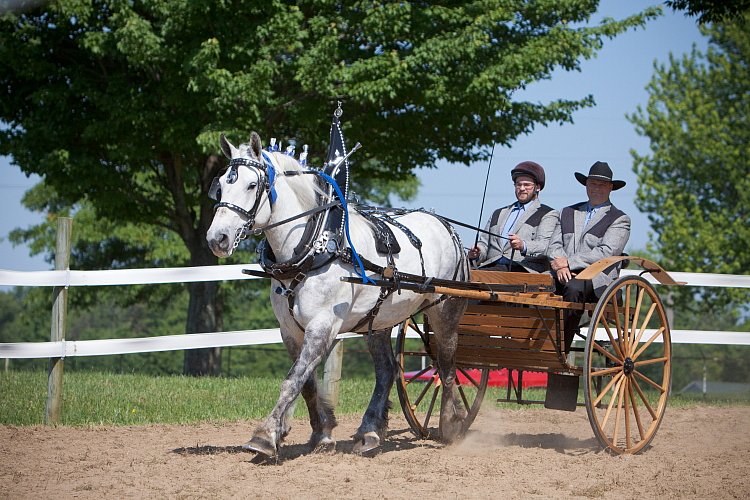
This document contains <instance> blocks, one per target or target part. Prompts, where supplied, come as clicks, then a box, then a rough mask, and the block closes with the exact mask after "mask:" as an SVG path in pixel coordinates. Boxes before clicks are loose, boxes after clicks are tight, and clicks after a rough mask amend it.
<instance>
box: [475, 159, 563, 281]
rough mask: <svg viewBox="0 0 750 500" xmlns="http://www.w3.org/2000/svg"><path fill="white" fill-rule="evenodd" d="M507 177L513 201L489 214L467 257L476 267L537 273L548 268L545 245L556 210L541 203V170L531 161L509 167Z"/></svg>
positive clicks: (547, 242) (546, 244)
mask: <svg viewBox="0 0 750 500" xmlns="http://www.w3.org/2000/svg"><path fill="white" fill-rule="evenodd" d="M510 177H511V179H512V180H513V185H514V187H515V194H516V202H515V203H513V204H511V205H508V206H507V207H502V208H498V209H497V210H495V212H494V213H493V214H492V216H491V217H490V220H489V221H488V222H487V225H486V226H485V231H488V232H490V233H493V235H492V236H491V235H489V234H487V233H482V235H481V236H480V237H479V240H478V242H477V245H476V246H475V247H474V248H472V249H471V250H469V252H468V257H469V258H470V259H472V260H474V261H475V262H477V263H478V266H477V267H480V268H483V269H492V270H500V271H519V272H530V273H540V272H545V271H548V270H549V261H548V259H547V253H546V252H547V246H548V245H549V239H550V237H551V236H552V231H553V230H554V228H555V224H557V211H556V210H553V209H552V208H550V207H548V206H547V205H542V204H541V202H540V201H539V191H541V190H542V189H544V180H545V175H544V169H543V168H542V166H541V165H539V164H538V163H535V162H533V161H524V162H521V163H519V164H518V165H516V166H515V167H513V169H512V170H511V171H510Z"/></svg>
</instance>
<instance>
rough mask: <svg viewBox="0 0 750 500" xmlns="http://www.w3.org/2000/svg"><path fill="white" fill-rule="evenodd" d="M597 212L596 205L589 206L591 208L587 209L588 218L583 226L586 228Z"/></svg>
mask: <svg viewBox="0 0 750 500" xmlns="http://www.w3.org/2000/svg"><path fill="white" fill-rule="evenodd" d="M595 213H596V207H591V206H590V207H589V209H588V210H587V211H586V220H585V221H584V223H583V228H584V229H586V228H587V227H588V225H589V222H591V219H593V218H594V214H595Z"/></svg>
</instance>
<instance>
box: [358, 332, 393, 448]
mask: <svg viewBox="0 0 750 500" xmlns="http://www.w3.org/2000/svg"><path fill="white" fill-rule="evenodd" d="M367 348H368V350H369V351H370V356H372V361H373V364H374V365H375V390H374V391H373V393H372V397H371V398H370V404H369V406H368V407H367V411H366V412H365V414H364V416H363V417H362V423H361V424H360V426H359V429H357V432H356V434H354V449H353V451H354V452H355V453H365V452H368V451H371V450H374V449H375V448H378V447H379V446H380V444H381V443H382V442H383V441H384V440H385V438H386V433H387V431H388V410H389V409H390V407H391V402H390V401H389V400H388V395H389V394H390V392H391V387H393V381H394V379H395V378H396V370H397V366H396V360H395V358H394V357H393V349H392V348H391V329H390V328H389V329H387V330H378V331H374V332H371V333H370V334H368V335H367Z"/></svg>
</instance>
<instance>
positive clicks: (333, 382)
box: [323, 339, 344, 408]
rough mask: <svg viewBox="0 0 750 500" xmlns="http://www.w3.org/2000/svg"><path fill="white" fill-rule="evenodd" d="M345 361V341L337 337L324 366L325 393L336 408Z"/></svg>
mask: <svg viewBox="0 0 750 500" xmlns="http://www.w3.org/2000/svg"><path fill="white" fill-rule="evenodd" d="M343 363H344V343H343V342H342V341H341V340H338V339H337V340H334V341H333V347H332V348H331V352H330V353H328V358H327V359H326V364H325V366H324V367H323V394H324V396H325V397H326V399H328V401H329V402H330V403H331V405H332V406H333V407H334V408H336V406H338V404H339V385H340V382H341V365H342V364H343Z"/></svg>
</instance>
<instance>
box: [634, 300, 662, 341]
mask: <svg viewBox="0 0 750 500" xmlns="http://www.w3.org/2000/svg"><path fill="white" fill-rule="evenodd" d="M656 306H657V304H656V302H654V303H653V304H651V307H650V308H649V310H648V313H647V314H646V317H645V318H644V319H643V325H642V326H641V328H640V330H638V336H637V337H636V339H635V341H633V347H635V346H637V345H638V342H640V341H641V337H643V332H645V331H646V328H647V327H648V322H649V321H650V320H651V316H652V315H653V314H654V311H655V310H656Z"/></svg>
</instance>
